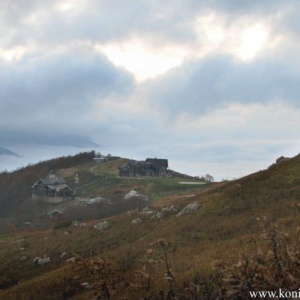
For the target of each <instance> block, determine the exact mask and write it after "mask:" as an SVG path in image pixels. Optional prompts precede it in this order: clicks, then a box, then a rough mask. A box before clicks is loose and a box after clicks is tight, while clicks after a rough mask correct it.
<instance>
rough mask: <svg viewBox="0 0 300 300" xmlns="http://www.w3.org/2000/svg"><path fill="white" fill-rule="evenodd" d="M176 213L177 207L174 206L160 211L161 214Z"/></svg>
mask: <svg viewBox="0 0 300 300" xmlns="http://www.w3.org/2000/svg"><path fill="white" fill-rule="evenodd" d="M177 211H178V207H177V206H175V205H172V206H170V207H163V208H162V209H161V212H162V213H177Z"/></svg>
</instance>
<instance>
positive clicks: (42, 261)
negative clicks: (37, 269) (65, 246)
mask: <svg viewBox="0 0 300 300" xmlns="http://www.w3.org/2000/svg"><path fill="white" fill-rule="evenodd" d="M49 262H50V257H49V256H46V255H44V258H41V257H39V256H37V257H35V258H34V259H33V263H34V264H35V265H39V266H43V265H46V264H48V263H49Z"/></svg>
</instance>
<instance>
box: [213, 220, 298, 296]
mask: <svg viewBox="0 0 300 300" xmlns="http://www.w3.org/2000/svg"><path fill="white" fill-rule="evenodd" d="M257 221H258V224H259V226H260V227H261V229H262V234H261V236H262V238H263V240H264V241H266V242H267V245H266V246H267V247H266V248H267V250H266V251H265V252H263V251H262V250H261V248H260V247H259V245H258V244H257V242H256V241H255V240H251V241H250V242H249V243H248V244H246V245H244V246H246V247H243V248H244V249H243V251H242V252H241V254H240V255H239V257H238V258H237V259H233V260H230V261H227V262H224V263H223V264H222V268H221V270H222V271H221V272H222V283H221V287H220V292H219V299H248V298H249V291H266V290H273V291H275V290H278V289H279V288H280V289H282V290H287V291H291V290H298V288H299V286H300V269H299V267H300V253H299V251H297V250H296V249H297V247H296V246H295V243H293V242H291V241H290V240H289V238H288V235H287V234H286V233H284V232H282V230H281V228H280V226H279V225H278V224H274V223H271V222H269V221H268V220H267V219H266V218H262V219H260V218H258V219H257Z"/></svg>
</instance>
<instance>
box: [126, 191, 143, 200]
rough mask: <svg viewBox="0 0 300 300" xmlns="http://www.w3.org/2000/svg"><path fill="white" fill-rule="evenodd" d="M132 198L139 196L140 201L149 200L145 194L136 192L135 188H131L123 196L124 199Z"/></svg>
mask: <svg viewBox="0 0 300 300" xmlns="http://www.w3.org/2000/svg"><path fill="white" fill-rule="evenodd" d="M132 198H140V199H141V200H142V201H144V202H148V201H149V197H148V196H145V195H142V194H140V193H139V192H137V191H136V190H131V191H130V192H129V193H128V194H126V195H125V196H124V200H125V201H126V200H127V201H128V200H130V199H132Z"/></svg>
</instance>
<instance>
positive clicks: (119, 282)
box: [75, 254, 127, 300]
mask: <svg viewBox="0 0 300 300" xmlns="http://www.w3.org/2000/svg"><path fill="white" fill-rule="evenodd" d="M75 257H76V263H77V265H79V267H78V268H77V269H76V271H83V272H84V273H85V275H86V279H88V280H89V282H88V283H89V288H90V289H91V290H92V291H93V292H94V300H100V299H101V300H102V299H104V300H108V299H113V297H114V296H116V295H117V294H118V293H119V292H120V291H122V290H123V286H124V285H127V283H126V282H125V280H124V278H123V277H122V276H120V273H119V270H118V268H116V267H113V264H112V263H111V262H109V261H106V260H104V259H102V258H101V257H91V258H83V257H81V256H79V255H77V254H75ZM121 286H122V287H121Z"/></svg>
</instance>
